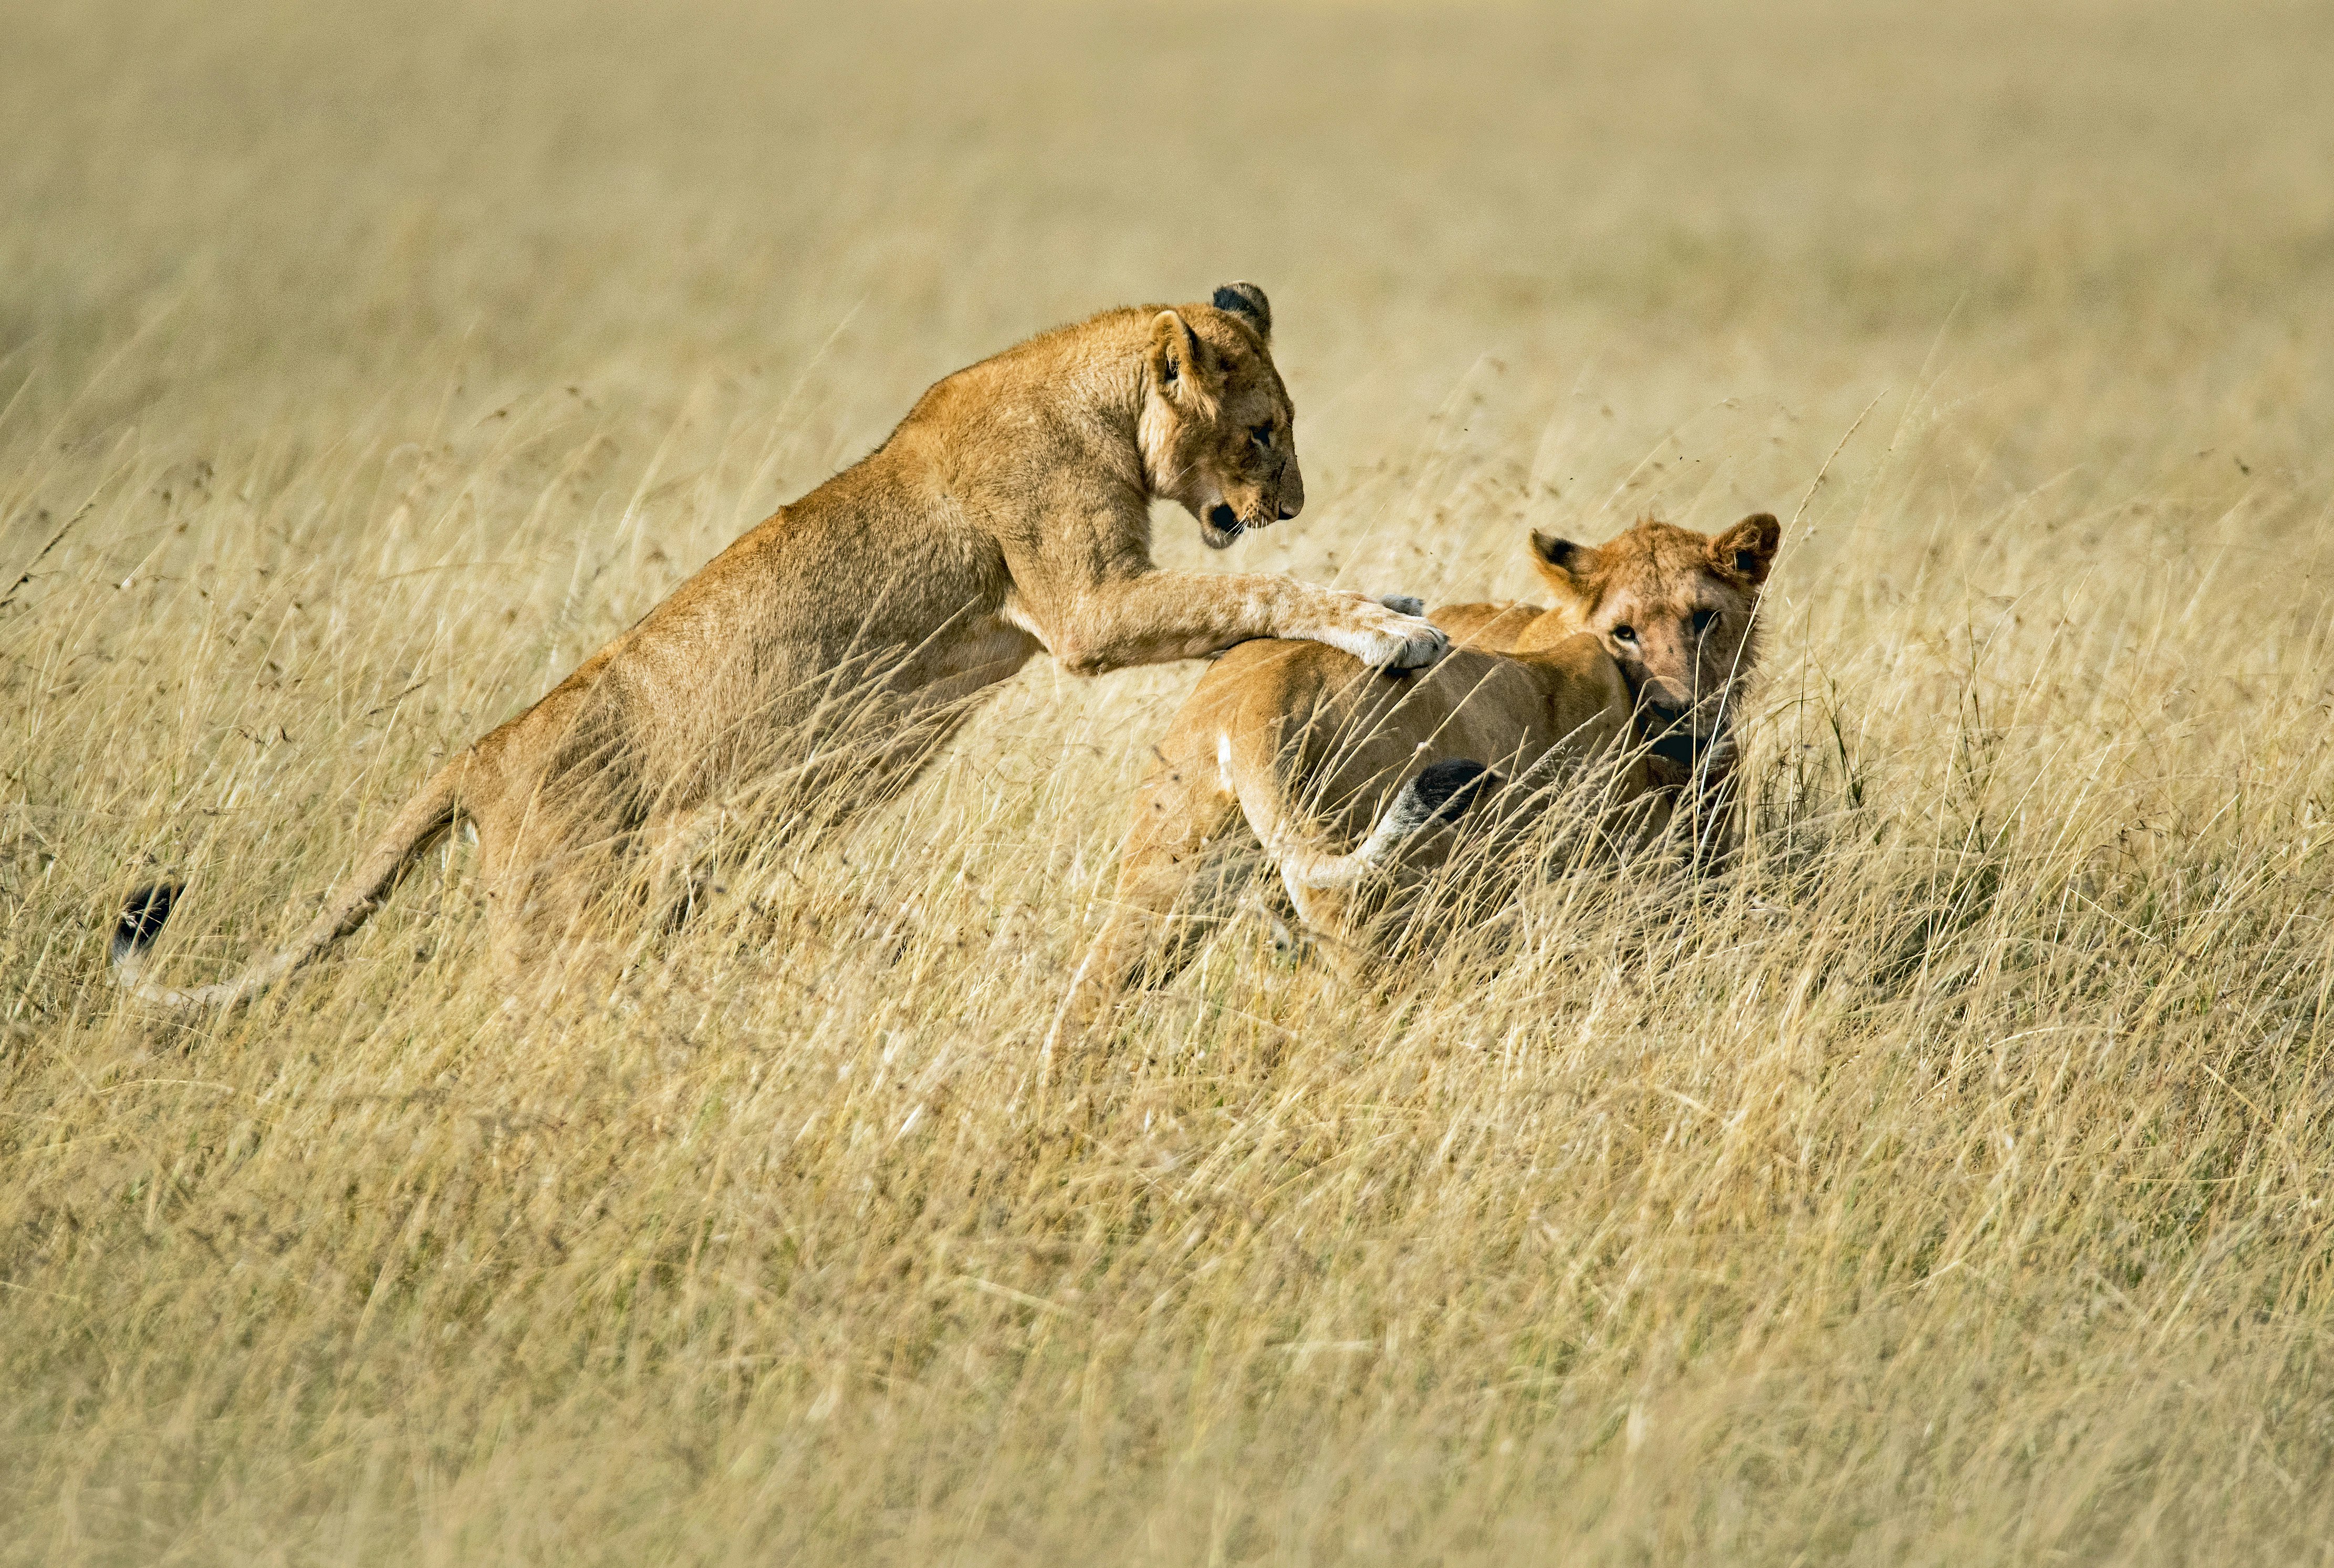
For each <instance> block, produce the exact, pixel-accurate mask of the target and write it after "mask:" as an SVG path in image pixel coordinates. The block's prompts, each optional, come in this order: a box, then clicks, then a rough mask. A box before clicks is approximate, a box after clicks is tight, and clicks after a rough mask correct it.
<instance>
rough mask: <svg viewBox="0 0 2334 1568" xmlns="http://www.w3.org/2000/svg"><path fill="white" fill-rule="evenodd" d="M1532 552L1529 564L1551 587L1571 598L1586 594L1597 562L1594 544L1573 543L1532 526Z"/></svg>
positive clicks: (1583, 597) (1579, 597)
mask: <svg viewBox="0 0 2334 1568" xmlns="http://www.w3.org/2000/svg"><path fill="white" fill-rule="evenodd" d="M1531 553H1532V564H1533V565H1534V566H1535V567H1537V568H1538V569H1539V574H1540V577H1541V579H1542V580H1543V581H1545V582H1547V583H1548V586H1549V587H1550V588H1553V589H1555V590H1556V591H1557V592H1558V593H1563V594H1568V595H1570V596H1572V597H1574V598H1578V599H1585V598H1587V597H1588V592H1589V587H1588V584H1589V579H1591V578H1593V577H1595V576H1596V568H1597V565H1598V564H1599V563H1598V561H1597V556H1596V547H1595V546H1594V545H1589V544H1574V543H1573V542H1572V541H1571V540H1569V539H1559V538H1558V537H1557V536H1556V535H1555V534H1542V533H1540V532H1539V531H1538V529H1534V530H1533V531H1532V536H1531Z"/></svg>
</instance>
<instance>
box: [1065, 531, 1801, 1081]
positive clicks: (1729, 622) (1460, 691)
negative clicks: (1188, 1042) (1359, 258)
mask: <svg viewBox="0 0 2334 1568" xmlns="http://www.w3.org/2000/svg"><path fill="white" fill-rule="evenodd" d="M1779 532H1780V531H1779V528H1778V527H1777V525H1776V523H1775V520H1774V519H1773V518H1772V517H1770V516H1768V515H1765V514H1763V513H1762V514H1760V515H1756V516H1752V517H1749V518H1745V519H1744V520H1743V521H1742V522H1741V523H1739V524H1736V525H1735V526H1734V527H1732V528H1731V529H1728V530H1727V531H1726V532H1725V533H1723V534H1720V535H1718V536H1717V537H1716V538H1712V537H1711V536H1709V535H1706V534H1697V533H1694V532H1693V531H1691V530H1689V529H1684V528H1677V527H1673V526H1671V525H1670V524H1664V523H1657V522H1654V521H1653V520H1651V519H1647V520H1645V521H1644V522H1641V523H1639V524H1636V525H1635V527H1633V528H1631V529H1629V530H1628V531H1627V532H1625V533H1624V534H1621V535H1620V536H1619V537H1617V538H1615V539H1614V540H1613V541H1611V542H1610V543H1608V544H1605V545H1603V546H1601V547H1596V548H1594V549H1590V548H1585V547H1582V546H1579V545H1575V544H1569V543H1568V542H1567V541H1564V540H1560V539H1554V538H1550V537H1548V536H1546V535H1542V534H1534V535H1533V536H1532V557H1533V561H1534V563H1535V564H1536V565H1537V567H1538V570H1539V572H1540V574H1541V577H1542V578H1543V580H1544V581H1545V582H1547V584H1548V587H1549V589H1550V590H1551V591H1552V593H1553V595H1554V597H1555V600H1556V602H1555V603H1554V604H1552V605H1548V606H1540V605H1518V604H1461V605H1452V606H1450V607H1448V608H1445V609H1439V610H1436V611H1432V618H1433V620H1435V621H1436V622H1437V623H1438V624H1439V625H1441V626H1442V627H1443V629H1444V630H1447V631H1449V632H1450V633H1451V634H1452V638H1453V640H1454V642H1455V644H1456V646H1455V647H1454V648H1453V649H1452V652H1451V654H1450V655H1449V656H1448V657H1447V658H1445V659H1442V662H1441V663H1439V664H1437V665H1436V666H1435V667H1434V669H1432V670H1429V671H1424V672H1422V673H1420V674H1418V675H1415V676H1412V677H1409V678H1394V677H1390V676H1384V675H1371V674H1369V673H1367V672H1365V671H1364V670H1363V669H1361V668H1360V667H1359V666H1358V665H1357V664H1356V663H1355V661H1354V660H1352V659H1346V658H1344V657H1343V656H1341V655H1339V654H1337V653H1336V652H1335V651H1333V650H1331V649H1325V648H1321V647H1317V646H1308V645H1305V644H1298V643H1250V644H1248V645H1247V646H1244V647H1241V648H1238V649H1233V650H1232V651H1231V652H1230V653H1229V654H1227V655H1225V656H1224V658H1223V659H1220V660H1219V661H1218V662H1217V664H1216V666H1215V667H1214V668H1213V669H1210V671H1209V672H1208V674H1207V675H1206V676H1205V677H1204V678H1202V679H1201V682H1200V684H1199V686H1198V687H1197V688H1195V689H1194V690H1193V691H1192V693H1191V697H1189V698H1188V699H1186V700H1185V702H1184V704H1183V706H1182V707H1181V709H1179V710H1178V711H1177V713H1176V715H1175V717H1174V718H1173V720H1172V721H1171V723H1170V725H1169V726H1168V731H1167V734H1166V736H1165V737H1164V738H1162V740H1161V741H1160V743H1159V746H1158V748H1157V752H1158V755H1159V757H1160V763H1159V765H1158V766H1157V767H1155V768H1154V769H1153V770H1152V772H1151V774H1150V775H1149V776H1148V777H1147V778H1146V779H1145V780H1144V781H1143V784H1142V785H1141V786H1140V788H1138V790H1137V791H1136V793H1135V799H1134V807H1133V814H1132V820H1131V822H1130V823H1129V825H1128V829H1127V834H1126V841H1125V844H1124V849H1123V850H1122V851H1121V852H1120V858H1119V872H1118V882H1117V886H1116V889H1115V890H1114V893H1113V895H1112V899H1111V906H1110V914H1109V917H1108V919H1106V920H1105V922H1104V927H1103V929H1102V931H1101V933H1100V934H1099V935H1098V936H1097V937H1096V938H1095V942H1094V944H1093V946H1092V947H1091V948H1089V950H1088V952H1087V954H1086V957H1085V960H1084V962H1083V963H1082V964H1081V965H1080V966H1079V968H1078V971H1077V974H1076V976H1075V977H1074V979H1073V980H1072V982H1071V986H1070V991H1069V995H1068V996H1067V997H1066V1000H1065V1001H1064V1004H1063V1006H1062V1010H1061V1013H1060V1015H1059V1017H1058V1018H1057V1019H1056V1024H1055V1027H1054V1031H1053V1034H1052V1035H1051V1036H1050V1038H1049V1040H1048V1043H1047V1046H1048V1051H1049V1052H1050V1051H1051V1050H1052V1049H1053V1048H1054V1047H1055V1046H1056V1045H1058V1044H1060V1043H1061V1042H1063V1041H1064V1040H1065V1039H1066V1038H1068V1037H1069V1036H1071V1035H1073V1034H1075V1033H1077V1032H1079V1031H1082V1030H1083V1029H1085V1027H1086V1026H1088V1025H1090V1024H1093V1023H1094V1022H1095V1020H1097V1019H1098V1018H1099V1017H1100V1016H1101V1015H1102V1014H1103V1012H1104V1009H1105V1008H1107V1007H1108V1005H1110V1004H1111V1003H1112V1002H1113V1001H1114V999H1115V998H1116V997H1117V996H1119V995H1120V994H1121V992H1122V991H1123V989H1124V986H1125V985H1126V982H1127V980H1128V978H1129V977H1130V976H1131V975H1132V974H1133V971H1134V969H1135V967H1137V965H1138V964H1139V963H1140V961H1141V960H1142V958H1143V954H1144V952H1145V950H1146V949H1147V948H1148V947H1149V946H1150V944H1151V942H1152V940H1153V937H1154V935H1155V934H1156V931H1157V928H1158V927H1159V924H1160V922H1162V920H1164V919H1166V918H1167V917H1169V916H1170V915H1171V914H1172V911H1173V909H1174V907H1175V905H1176V904H1177V902H1178V901H1179V900H1180V899H1182V898H1183V897H1184V896H1185V894H1186V893H1187V892H1188V890H1189V889H1190V887H1191V882H1192V880H1193V879H1194V878H1195V877H1196V876H1197V874H1198V872H1199V871H1200V869H1201V863H1202V861H1203V858H1204V856H1205V853H1206V851H1208V850H1209V848H1210V846H1211V845H1216V844H1220V842H1221V841H1222V839H1223V836H1224V835H1225V834H1226V833H1228V832H1236V831H1238V830H1239V827H1241V826H1243V825H1244V826H1246V827H1247V828H1248V830H1249V832H1252V833H1254V835H1255V836H1256V838H1257V840H1258V841H1259V843H1260V844H1261V845H1262V847H1263V849H1264V851H1265V853H1266V855H1267V857H1268V859H1270V860H1271V861H1273V863H1274V864H1275V866H1276V868H1277V869H1278V871H1280V873H1281V878H1282V881H1283V883H1284V884H1285V885H1286V886H1287V888H1288V893H1289V896H1290V898H1291V899H1292V900H1293V901H1294V902H1295V904H1296V906H1297V913H1298V915H1299V917H1300V918H1301V919H1303V920H1304V922H1305V923H1306V925H1307V927H1309V928H1312V930H1313V931H1314V932H1315V934H1316V935H1317V936H1320V937H1323V938H1326V939H1327V946H1328V949H1329V951H1331V952H1332V953H1338V952H1344V953H1347V954H1354V953H1357V952H1359V953H1364V954H1365V952H1366V948H1365V947H1363V946H1361V945H1360V944H1359V943H1358V933H1357V917H1358V915H1359V913H1360V910H1361V908H1362V902H1361V899H1362V895H1363V894H1364V892H1365V890H1364V889H1361V888H1360V887H1358V886H1357V883H1358V882H1359V880H1360V878H1361V875H1362V874H1363V873H1365V872H1366V871H1370V870H1372V869H1376V868H1374V865H1372V864H1369V863H1365V862H1374V861H1377V860H1379V859H1381V858H1383V857H1384V856H1386V855H1387V854H1388V853H1389V852H1390V851H1397V850H1398V846H1394V845H1393V844H1391V843H1390V842H1380V841H1384V840H1385V839H1386V838H1387V835H1385V834H1384V833H1383V832H1381V833H1379V834H1376V835H1374V836H1373V837H1372V838H1371V839H1369V840H1367V841H1365V843H1364V846H1363V848H1362V849H1359V850H1355V851H1345V852H1344V853H1342V854H1341V853H1340V852H1339V851H1337V850H1336V848H1335V847H1334V846H1335V845H1336V843H1338V842H1344V843H1348V844H1351V843H1354V842H1356V841H1357V840H1362V839H1363V836H1364V835H1365V833H1367V832H1368V831H1369V829H1370V827H1371V825H1372V824H1373V823H1375V822H1379V821H1380V820H1381V817H1382V815H1383V814H1384V813H1385V811H1386V809H1387V806H1388V803H1390V802H1392V801H1394V799H1395V798H1396V795H1397V793H1398V792H1399V791H1400V790H1401V789H1402V788H1403V786H1404V785H1405V784H1407V783H1408V782H1409V781H1410V780H1412V779H1413V778H1415V777H1417V776H1418V775H1419V774H1421V773H1423V771H1425V770H1426V769H1427V768H1429V767H1431V766H1432V765H1435V764H1438V763H1441V762H1445V761H1448V760H1450V759H1453V758H1466V759H1469V760H1471V761H1474V762H1477V763H1480V764H1484V765H1488V766H1490V767H1491V768H1493V769H1496V770H1498V772H1500V774H1504V775H1506V776H1507V777H1508V778H1509V779H1515V778H1519V777H1536V778H1537V779H1538V780H1539V781H1540V782H1542V783H1543V784H1545V783H1547V782H1550V775H1551V770H1550V768H1549V766H1548V765H1549V763H1550V762H1551V760H1553V761H1556V762H1558V763H1562V764H1565V765H1567V767H1568V768H1569V769H1571V770H1573V771H1577V769H1578V768H1580V767H1582V766H1585V765H1590V764H1592V763H1594V762H1596V760H1597V759H1598V758H1600V757H1603V758H1606V759H1610V761H1611V762H1612V764H1613V765H1614V766H1615V769H1616V771H1615V774H1613V776H1612V778H1611V780H1610V782H1609V786H1608V788H1607V789H1606V792H1605V794H1604V796H1603V798H1604V801H1605V803H1606V809H1608V810H1609V811H1611V812H1612V813H1615V815H1614V818H1613V820H1614V821H1615V822H1621V821H1623V820H1626V821H1627V822H1629V824H1630V831H1631V832H1634V833H1636V834H1657V833H1660V832H1664V831H1666V830H1667V829H1668V827H1669V825H1670V823H1671V822H1672V821H1673V818H1674V817H1675V815H1676V814H1677V813H1678V812H1679V811H1681V810H1686V811H1690V812H1692V813H1693V824H1692V825H1693V830H1694V832H1695V835H1696V838H1695V842H1696V847H1697V849H1698V850H1699V851H1701V852H1702V853H1705V854H1710V853H1722V852H1723V851H1724V849H1725V847H1726V844H1727V842H1731V833H1732V832H1733V819H1732V814H1731V813H1732V809H1733V808H1732V803H1731V802H1732V791H1731V770H1732V767H1733V761H1734V756H1735V751H1736V748H1735V745H1734V740H1733V736H1732V713H1733V708H1734V706H1735V705H1736V703H1737V702H1738V701H1739V697H1740V694H1741V690H1742V687H1743V683H1744V682H1745V681H1746V680H1747V678H1749V677H1750V676H1751V673H1752V669H1753V667H1754V666H1755V664H1756V662H1757V659H1758V630H1757V613H1756V612H1757V608H1758V599H1759V592H1760V585H1761V584H1763V583H1764V582H1765V581H1766V577H1767V572H1768V569H1769V567H1770V564H1771V563H1772V562H1773V559H1774V553H1775V549H1776V545H1777V543H1778V541H1779ZM1697 617H1700V618H1701V620H1700V622H1699V630H1697ZM1657 746H1658V747H1659V748H1660V749H1659V750H1656V749H1655V748H1656V747H1657ZM1664 752H1666V753H1669V754H1671V755H1663V754H1664ZM1538 798H1543V799H1546V798H1553V796H1552V795H1549V794H1542V795H1541V796H1539V797H1538Z"/></svg>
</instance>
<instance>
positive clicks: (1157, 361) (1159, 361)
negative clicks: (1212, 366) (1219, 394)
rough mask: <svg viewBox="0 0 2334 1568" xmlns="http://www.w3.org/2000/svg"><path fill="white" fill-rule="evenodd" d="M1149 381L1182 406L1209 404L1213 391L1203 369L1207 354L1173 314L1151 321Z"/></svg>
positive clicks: (1186, 324)
mask: <svg viewBox="0 0 2334 1568" xmlns="http://www.w3.org/2000/svg"><path fill="white" fill-rule="evenodd" d="M1150 359H1151V380H1152V381H1153V384H1154V385H1156V386H1157V387H1158V389H1159V390H1160V391H1161V392H1162V394H1164V395H1165V396H1167V397H1170V398H1172V399H1175V401H1177V402H1179V403H1183V404H1187V405H1189V404H1200V403H1209V402H1212V401H1213V400H1214V399H1215V394H1216V390H1215V387H1214V386H1213V384H1212V378H1211V376H1210V372H1209V370H1208V366H1207V350H1206V348H1205V347H1204V346H1203V345H1202V344H1201V341H1200V334H1199V333H1197V332H1193V331H1192V330H1191V322H1187V321H1185V320H1184V319H1183V318H1182V317H1181V315H1179V314H1177V313H1175V312H1173V311H1161V312H1160V313H1158V314H1157V315H1155V316H1153V317H1152V318H1151V354H1150Z"/></svg>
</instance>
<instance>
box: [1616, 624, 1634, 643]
mask: <svg viewBox="0 0 2334 1568" xmlns="http://www.w3.org/2000/svg"><path fill="white" fill-rule="evenodd" d="M1613 635H1614V636H1615V637H1617V638H1619V639H1620V640H1622V641H1624V642H1635V641H1636V640H1637V629H1636V628H1635V627H1634V626H1631V625H1629V624H1628V623H1627V622H1625V621H1624V622H1623V623H1622V624H1620V625H1619V626H1616V627H1615V628H1614V629H1613Z"/></svg>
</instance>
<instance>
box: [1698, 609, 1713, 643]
mask: <svg viewBox="0 0 2334 1568" xmlns="http://www.w3.org/2000/svg"><path fill="white" fill-rule="evenodd" d="M1717 624H1718V611H1715V610H1697V611H1694V612H1693V634H1694V635H1695V636H1696V637H1700V636H1702V635H1703V634H1704V633H1705V632H1707V631H1708V630H1710V629H1711V628H1712V627H1713V626H1715V625H1717Z"/></svg>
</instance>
